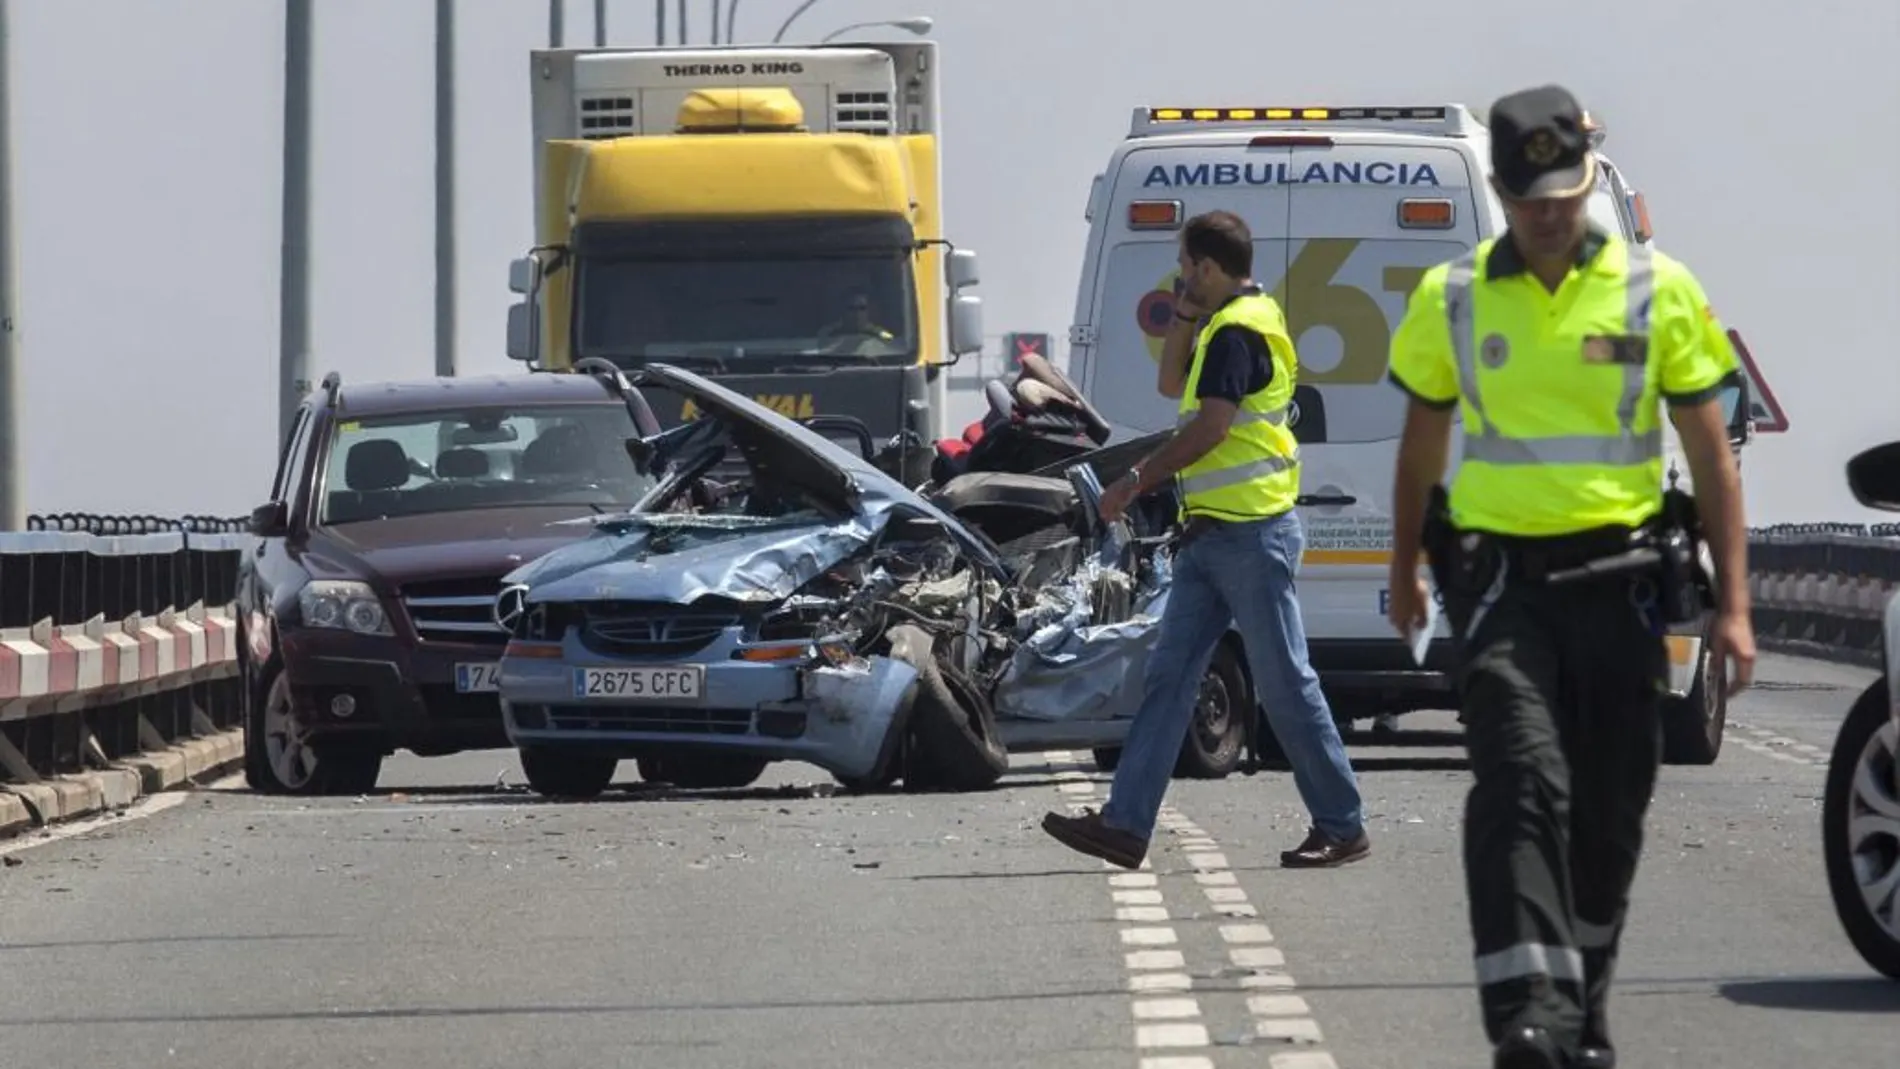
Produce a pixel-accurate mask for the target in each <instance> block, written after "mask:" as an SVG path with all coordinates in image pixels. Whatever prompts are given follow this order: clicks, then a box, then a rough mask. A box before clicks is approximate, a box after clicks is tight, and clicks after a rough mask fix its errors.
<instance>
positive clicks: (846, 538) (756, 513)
mask: <svg viewBox="0 0 1900 1069" xmlns="http://www.w3.org/2000/svg"><path fill="white" fill-rule="evenodd" d="M630 378H631V380H632V382H633V383H634V387H635V388H636V389H638V390H640V391H642V392H644V393H652V392H655V391H665V392H672V393H678V394H682V395H684V398H685V399H686V400H688V401H690V402H691V403H692V404H693V405H694V406H695V407H696V408H697V409H698V410H699V412H700V413H701V414H700V416H699V418H697V419H695V420H693V421H691V422H688V423H686V424H683V425H681V426H679V427H677V428H674V429H672V430H669V431H666V432H663V433H658V434H654V435H652V436H650V437H647V438H642V439H635V440H632V441H630V442H629V443H628V450H629V452H630V453H631V454H632V455H633V457H634V459H635V461H636V463H638V464H639V465H640V466H641V468H642V470H643V471H645V472H647V473H649V474H651V475H653V476H654V477H655V478H656V480H657V481H656V484H655V486H654V487H653V489H652V490H651V491H650V492H649V493H647V494H646V495H645V496H644V497H643V498H642V499H641V500H640V501H639V502H638V503H637V504H636V505H635V506H634V508H633V509H632V510H631V511H630V512H628V513H623V514H617V515H602V516H598V517H593V518H591V519H589V520H584V521H570V522H586V523H591V524H592V525H593V527H594V531H593V532H592V534H591V535H590V536H589V537H587V538H584V539H582V540H580V541H578V542H574V543H571V544H569V545H567V546H565V547H563V548H560V549H557V550H555V551H554V552H552V553H549V554H548V555H547V556H544V557H541V558H539V559H537V560H535V561H533V562H531V563H529V564H527V565H524V566H523V567H521V568H519V569H517V570H516V571H514V572H513V573H512V574H510V575H509V576H508V577H506V578H505V579H504V580H503V584H504V589H503V591H502V593H501V595H500V597H499V599H498V602H497V605H496V618H497V620H499V621H500V622H501V623H502V624H503V626H504V627H506V628H507V629H508V630H509V632H510V636H511V640H510V642H509V643H508V646H507V649H506V652H505V653H504V654H503V657H502V660H501V666H500V673H499V674H500V695H501V703H502V709H503V716H504V721H505V724H506V728H507V733H508V737H509V739H510V741H511V742H512V743H513V744H514V745H515V746H516V747H517V749H518V750H519V751H520V756H521V763H522V766H523V768H524V770H525V771H526V773H527V776H528V779H529V783H530V785H531V786H532V787H533V788H534V789H535V790H536V791H538V792H540V793H543V794H549V795H559V796H567V797H575V796H582V797H584V796H591V795H594V794H597V793H599V792H600V791H602V790H603V789H605V787H606V786H607V784H608V783H609V781H610V780H611V778H612V776H613V773H614V770H615V766H616V764H617V763H618V762H619V761H621V760H623V759H628V758H631V759H635V760H636V761H637V762H638V765H639V769H640V774H641V777H642V778H643V779H646V780H651V781H664V782H668V783H672V784H674V785H676V786H681V787H694V788H709V787H727V788H731V787H741V786H745V785H747V784H750V783H751V782H753V781H754V780H756V779H757V778H758V777H759V775H760V774H761V773H762V772H763V771H764V769H765V768H766V766H767V765H768V764H769V763H770V762H773V761H805V762H810V763H811V764H814V765H817V766H819V767H821V768H824V769H825V770H827V771H828V772H830V773H831V774H832V775H833V776H834V777H836V778H837V780H838V781H839V782H840V783H842V784H844V785H845V786H847V787H851V788H858V789H877V788H885V787H889V786H891V785H892V784H894V783H896V782H897V781H898V780H900V779H901V780H903V781H904V783H905V785H906V787H908V788H911V789H926V790H929V789H947V790H976V789H982V788H984V787H987V786H989V785H991V784H992V783H994V782H995V781H996V780H997V778H998V777H999V776H1001V775H1002V773H1003V772H1004V771H1005V770H1006V769H1007V767H1008V764H1009V753H1010V752H1016V751H1035V750H1044V749H1049V748H1052V747H1063V748H1067V747H1088V748H1091V749H1094V750H1096V751H1097V757H1098V760H1099V761H1101V762H1102V763H1103V764H1105V765H1108V766H1110V767H1112V761H1113V757H1114V755H1115V751H1116V748H1117V747H1118V746H1119V745H1120V743H1121V740H1122V738H1123V736H1124V735H1125V734H1126V731H1127V725H1128V720H1129V718H1130V717H1132V716H1133V714H1134V711H1135V708H1136V706H1137V704H1138V703H1139V701H1140V695H1141V686H1140V680H1141V673H1142V668H1143V665H1144V663H1145V660H1146V657H1147V655H1148V652H1149V650H1150V648H1151V647H1152V645H1153V640H1154V629H1155V625H1156V621H1157V619H1158V617H1159V613H1160V610H1161V606H1162V604H1163V601H1164V599H1165V598H1166V597H1167V590H1168V568H1167V564H1168V554H1167V553H1166V552H1165V551H1162V546H1163V545H1164V543H1163V540H1162V538H1160V537H1155V536H1149V535H1147V534H1146V533H1145V532H1144V531H1142V530H1140V529H1135V530H1129V529H1125V526H1124V525H1121V524H1118V525H1116V526H1115V528H1114V529H1107V528H1104V527H1103V526H1102V525H1101V523H1100V521H1099V518H1098V517H1097V515H1096V508H1095V501H1096V498H1097V495H1098V494H1099V490H1100V484H1099V482H1098V481H1097V476H1096V466H1097V465H1095V464H1093V463H1092V462H1091V458H1095V459H1098V460H1099V459H1101V456H1103V455H1105V454H1107V453H1108V451H1106V450H1104V451H1101V454H1085V455H1084V456H1083V457H1081V458H1079V462H1077V463H1073V464H1071V465H1070V466H1068V467H1067V468H1066V470H1064V471H1063V472H1062V473H1061V474H1060V475H1049V474H1041V475H1031V474H1016V473H1002V472H979V473H974V474H966V475H961V476H958V477H956V478H954V479H951V480H950V481H949V482H947V483H945V484H944V485H942V486H941V487H936V488H933V489H930V490H927V491H925V492H922V493H920V492H917V491H913V490H910V489H908V488H906V487H905V486H903V485H902V484H900V483H899V482H897V481H896V480H895V479H893V478H891V477H890V476H889V475H887V474H885V473H884V472H882V471H880V470H879V469H878V467H877V466H876V465H875V464H873V463H872V462H871V460H869V459H867V456H866V455H868V454H870V452H871V449H870V444H869V436H868V435H861V436H860V438H861V440H862V442H863V448H862V449H860V450H859V451H858V453H862V454H866V455H858V453H854V452H853V451H851V450H849V449H846V448H844V447H842V446H841V445H839V444H838V443H836V442H834V441H832V440H831V439H829V438H827V437H826V436H825V435H824V434H821V433H819V431H818V430H815V429H813V428H812V427H808V426H804V425H801V424H800V423H799V422H798V421H795V420H793V419H790V418H788V417H785V416H782V415H780V414H778V413H776V412H773V411H771V410H769V409H767V408H765V407H764V406H762V405H760V404H758V403H756V402H754V401H753V400H751V399H750V398H747V397H744V396H741V395H739V394H736V393H734V392H732V391H730V390H728V389H726V388H724V387H722V386H720V385H718V384H716V383H713V382H711V381H709V380H707V379H705V378H702V377H700V376H698V375H695V374H692V373H691V372H688V371H684V370H681V369H678V368H675V367H671V366H667V365H658V364H656V365H650V366H648V367H645V368H642V369H640V370H639V371H638V372H636V373H631V374H630ZM666 403H669V404H670V403H672V402H671V401H670V400H669V401H667V402H666ZM1115 453H1116V454H1117V455H1121V456H1124V457H1131V456H1132V455H1131V454H1130V453H1129V451H1128V448H1127V447H1126V446H1122V447H1116V449H1115ZM1122 463H1123V465H1124V466H1125V463H1126V461H1125V460H1124V461H1123V462H1122ZM735 472H736V473H739V474H738V475H737V478H736V482H735V483H732V484H726V483H722V481H721V480H720V479H718V478H715V477H714V475H715V473H718V474H728V473H735ZM1115 474H1119V471H1116V472H1115ZM1139 525H1140V524H1139V521H1137V526H1138V527H1139ZM1237 652H1238V651H1237V650H1227V649H1223V650H1222V652H1221V653H1220V654H1219V655H1217V656H1216V658H1215V662H1214V664H1213V665H1211V666H1210V669H1209V679H1208V683H1207V684H1205V685H1204V690H1203V693H1204V697H1206V696H1208V693H1209V689H1210V688H1211V689H1212V690H1213V691H1214V692H1216V693H1215V694H1214V696H1213V699H1212V700H1218V701H1223V702H1225V704H1226V705H1227V708H1226V709H1224V710H1221V713H1222V715H1219V716H1216V717H1213V718H1209V717H1208V716H1206V715H1203V716H1201V717H1197V718H1196V726H1195V728H1194V729H1192V730H1190V732H1189V733H1188V739H1187V742H1186V744H1185V745H1184V746H1183V752H1182V757H1181V766H1180V769H1179V771H1181V772H1183V773H1185V774H1198V775H1207V776H1219V775H1225V774H1226V773H1227V772H1228V771H1230V770H1231V769H1232V768H1233V767H1234V766H1235V765H1236V764H1237V763H1238V760H1239V752H1240V748H1241V745H1240V743H1241V740H1240V733H1241V722H1242V719H1243V718H1242V717H1241V716H1238V715H1231V714H1232V713H1233V711H1234V710H1236V709H1239V708H1245V705H1243V704H1242V703H1243V702H1247V701H1248V699H1247V698H1245V697H1244V695H1245V694H1246V693H1247V691H1246V687H1245V681H1244V678H1243V677H1242V676H1241V674H1240V670H1239V660H1240V659H1239V658H1238V657H1237V656H1236V654H1237Z"/></svg>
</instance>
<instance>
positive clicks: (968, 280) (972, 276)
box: [947, 249, 977, 293]
mask: <svg viewBox="0 0 1900 1069" xmlns="http://www.w3.org/2000/svg"><path fill="white" fill-rule="evenodd" d="M947 259H948V260H949V266H948V268H947V271H948V274H949V276H950V290H951V292H953V293H954V292H955V291H957V290H960V289H965V288H967V287H970V286H974V285H976V283H977V270H976V253H974V252H971V251H970V250H969V249H951V250H950V254H949V256H948V257H947Z"/></svg>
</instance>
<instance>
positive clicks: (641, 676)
mask: <svg viewBox="0 0 1900 1069" xmlns="http://www.w3.org/2000/svg"><path fill="white" fill-rule="evenodd" d="M704 672H705V670H704V669H703V668H701V667H700V666H699V665H665V666H658V665H656V666H652V667H641V668H576V669H575V670H574V696H575V697H576V698H624V699H627V700H630V701H649V702H663V701H694V700H696V699H698V697H699V691H700V684H701V683H702V681H703V680H704V678H705V676H704Z"/></svg>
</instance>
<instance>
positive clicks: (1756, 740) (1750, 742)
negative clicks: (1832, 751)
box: [1728, 720, 1828, 768]
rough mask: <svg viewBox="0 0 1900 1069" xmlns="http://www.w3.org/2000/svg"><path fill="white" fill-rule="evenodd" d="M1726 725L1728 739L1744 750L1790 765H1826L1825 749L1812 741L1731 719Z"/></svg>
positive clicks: (1812, 766)
mask: <svg viewBox="0 0 1900 1069" xmlns="http://www.w3.org/2000/svg"><path fill="white" fill-rule="evenodd" d="M1728 726H1729V728H1730V729H1731V731H1730V734H1729V737H1728V738H1729V741H1730V742H1733V743H1734V744H1735V745H1737V746H1740V747H1741V748H1742V749H1744V750H1748V751H1750V752H1752V753H1758V754H1761V755H1762V756H1763V757H1772V758H1774V759H1775V760H1777V761H1785V762H1787V763H1788V764H1791V765H1805V766H1808V767H1810V768H1826V767H1827V761H1828V752H1827V750H1825V749H1823V748H1821V747H1819V746H1816V745H1814V744H1813V743H1809V742H1802V741H1801V740H1800V739H1791V738H1789V737H1788V736H1786V735H1778V734H1776V733H1775V732H1772V731H1767V730H1764V729H1762V728H1758V727H1752V726H1750V725H1748V724H1741V723H1737V722H1736V721H1733V720H1731V721H1729V722H1728Z"/></svg>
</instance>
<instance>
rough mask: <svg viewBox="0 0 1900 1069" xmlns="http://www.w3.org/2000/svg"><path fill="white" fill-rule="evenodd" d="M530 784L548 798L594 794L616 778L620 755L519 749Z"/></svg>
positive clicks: (522, 767)
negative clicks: (615, 773)
mask: <svg viewBox="0 0 1900 1069" xmlns="http://www.w3.org/2000/svg"><path fill="white" fill-rule="evenodd" d="M518 756H519V757H520V759H521V771H522V772H523V773H524V774H526V776H527V777H528V786H529V787H531V788H533V789H534V792H535V793H536V794H539V795H541V796H542V797H545V798H593V797H596V796H597V795H599V794H600V792H602V791H604V790H606V789H607V785H608V784H610V783H612V782H613V781H614V772H615V770H616V769H618V768H619V767H620V760H619V758H616V757H614V756H613V755H611V754H598V753H589V752H587V751H585V750H578V749H567V748H564V747H563V748H554V747H542V746H523V747H521V748H520V750H519V751H518Z"/></svg>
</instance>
